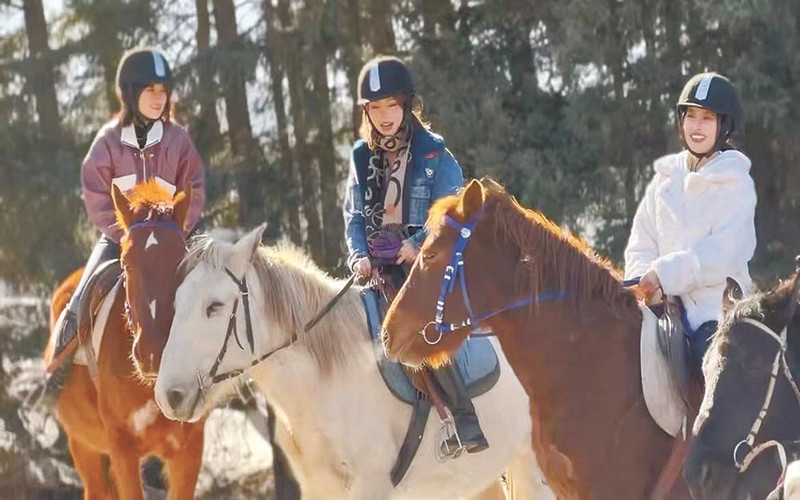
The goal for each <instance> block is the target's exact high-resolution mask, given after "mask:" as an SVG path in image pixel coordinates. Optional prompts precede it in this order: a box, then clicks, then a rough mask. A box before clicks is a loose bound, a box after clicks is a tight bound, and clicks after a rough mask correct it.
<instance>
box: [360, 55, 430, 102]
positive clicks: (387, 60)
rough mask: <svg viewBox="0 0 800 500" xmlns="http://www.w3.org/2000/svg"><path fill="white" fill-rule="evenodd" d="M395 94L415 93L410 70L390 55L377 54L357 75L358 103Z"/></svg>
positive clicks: (410, 94) (408, 94) (409, 94)
mask: <svg viewBox="0 0 800 500" xmlns="http://www.w3.org/2000/svg"><path fill="white" fill-rule="evenodd" d="M397 94H405V95H406V96H408V97H414V96H415V95H416V91H415V89H414V82H413V80H412V79H411V72H410V71H409V70H408V67H406V65H405V64H404V63H403V61H401V60H400V59H398V58H396V57H392V56H378V57H376V58H374V59H372V60H371V61H369V62H368V63H367V64H365V65H364V67H363V68H361V74H359V75H358V103H359V104H362V105H363V104H366V103H368V102H370V101H376V100H378V99H383V98H386V97H392V96H394V95H397Z"/></svg>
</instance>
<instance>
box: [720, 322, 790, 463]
mask: <svg viewBox="0 0 800 500" xmlns="http://www.w3.org/2000/svg"><path fill="white" fill-rule="evenodd" d="M741 322H743V323H747V324H749V325H751V326H754V327H756V328H757V329H758V330H759V331H762V332H764V333H766V334H767V335H769V337H770V338H772V339H774V340H775V341H776V342H777V343H778V347H779V348H778V352H777V353H776V354H775V360H774V361H773V363H772V371H771V373H770V379H769V384H768V385H767V393H766V395H765V396H764V404H763V405H761V410H760V411H759V412H758V416H757V417H756V419H755V421H754V422H753V425H752V426H751V427H750V432H749V433H748V434H747V437H746V438H744V439H742V440H741V441H739V443H738V444H737V445H736V447H735V448H734V449H733V464H734V466H735V467H736V470H738V471H739V473H743V472H744V471H746V470H747V468H748V467H750V464H752V462H753V460H754V459H755V458H756V457H757V456H758V455H760V454H761V453H762V452H763V451H765V450H767V449H769V448H772V447H775V448H776V449H777V451H778V456H779V459H780V461H781V467H782V474H781V477H783V474H784V473H785V471H786V450H785V449H784V447H783V444H781V443H780V442H778V441H776V440H770V441H766V442H764V443H761V444H760V445H758V446H756V447H753V445H754V444H755V439H756V436H757V435H758V431H759V430H760V429H761V424H762V423H763V422H764V419H765V418H766V416H767V411H768V410H769V405H770V403H771V402H772V396H773V395H774V393H775V384H776V382H777V379H778V372H779V371H780V370H781V368H783V375H784V376H785V378H786V380H787V381H788V382H789V385H791V387H792V390H793V391H794V395H795V397H796V398H797V402H798V405H800V390H798V388H797V384H796V383H795V381H794V378H793V377H792V373H791V371H790V370H789V365H788V363H787V362H786V349H787V347H788V344H787V328H788V327H784V328H783V330H781V333H780V334H777V333H775V331H774V330H772V329H771V328H770V327H768V326H767V325H765V324H763V323H761V322H760V321H756V320H754V319H750V318H743V319H741ZM742 446H746V447H747V448H749V449H750V451H749V452H748V453H747V455H745V457H744V458H743V459H742V460H741V461H739V459H738V458H737V456H738V454H739V449H740V448H741V447H742Z"/></svg>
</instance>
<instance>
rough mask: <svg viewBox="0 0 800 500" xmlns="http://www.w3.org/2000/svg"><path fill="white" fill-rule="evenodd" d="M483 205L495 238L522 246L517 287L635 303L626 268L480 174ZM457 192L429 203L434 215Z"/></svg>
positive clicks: (452, 202) (576, 298)
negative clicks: (624, 275) (625, 277)
mask: <svg viewBox="0 0 800 500" xmlns="http://www.w3.org/2000/svg"><path fill="white" fill-rule="evenodd" d="M481 184H482V185H483V188H484V193H485V200H484V207H485V208H484V210H485V213H486V216H485V217H487V218H489V219H490V220H491V223H492V225H493V226H494V228H495V240H496V241H501V242H504V243H505V244H509V245H511V246H512V247H513V248H515V249H518V250H519V255H520V261H519V263H518V265H517V269H516V273H515V275H516V276H517V288H518V290H517V291H518V292H519V293H525V294H527V295H528V296H530V297H536V296H538V295H539V294H541V293H547V292H554V291H560V290H565V291H569V300H572V301H573V303H575V304H576V305H577V306H580V304H581V303H583V302H586V301H588V300H592V299H596V298H597V297H598V296H602V297H604V298H605V299H607V300H609V302H610V303H611V304H615V305H616V304H619V305H622V306H623V307H625V308H627V307H635V306H636V301H635V296H634V295H633V294H632V293H629V292H628V291H627V290H625V289H624V288H623V287H622V284H621V280H622V273H621V272H620V271H619V270H617V269H616V268H615V267H614V266H613V265H612V263H611V261H610V260H608V259H606V258H604V257H601V256H600V255H598V254H597V252H596V251H595V250H594V249H593V248H591V247H590V246H589V245H587V244H586V243H585V242H584V241H583V240H581V239H579V238H578V237H576V236H574V235H573V234H572V233H570V232H569V231H568V230H566V229H564V228H561V227H560V226H558V225H557V224H556V223H554V222H553V221H551V220H550V219H549V218H547V217H546V216H545V215H544V214H542V213H541V212H539V211H536V210H532V209H528V208H525V207H523V206H522V205H520V203H519V202H518V201H517V200H516V199H515V198H514V197H513V196H511V195H510V194H509V193H508V192H507V191H506V190H505V189H504V188H503V187H502V186H501V185H500V184H498V183H496V182H494V181H493V180H491V179H488V178H484V179H482V180H481ZM458 201H459V197H450V198H445V199H444V200H440V201H439V202H437V203H436V204H435V205H434V206H433V207H432V208H431V218H430V219H431V220H443V217H444V215H445V213H447V212H449V211H452V210H453V209H455V208H456V207H457V206H458Z"/></svg>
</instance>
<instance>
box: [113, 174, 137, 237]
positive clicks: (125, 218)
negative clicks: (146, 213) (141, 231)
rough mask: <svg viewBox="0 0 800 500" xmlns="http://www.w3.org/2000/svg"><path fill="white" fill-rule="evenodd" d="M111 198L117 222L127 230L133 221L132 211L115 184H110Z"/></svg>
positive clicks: (126, 199)
mask: <svg viewBox="0 0 800 500" xmlns="http://www.w3.org/2000/svg"><path fill="white" fill-rule="evenodd" d="M111 200H112V201H113V202H114V213H115V214H116V216H117V224H119V226H120V227H121V228H122V229H123V230H125V231H127V230H128V228H129V227H131V223H132V222H133V211H131V207H130V206H129V205H128V198H126V197H125V195H124V194H122V191H121V190H120V189H119V187H118V186H117V185H116V184H112V185H111Z"/></svg>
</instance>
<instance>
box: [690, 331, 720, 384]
mask: <svg viewBox="0 0 800 500" xmlns="http://www.w3.org/2000/svg"><path fill="white" fill-rule="evenodd" d="M716 331H717V322H716V321H706V322H705V323H703V324H702V325H700V326H699V327H697V330H695V331H694V336H693V337H689V359H690V363H691V371H692V378H693V379H695V380H700V381H702V380H703V356H704V355H705V353H706V349H708V344H709V343H710V339H711V336H712V335H714V332H716ZM704 385H705V384H704Z"/></svg>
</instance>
